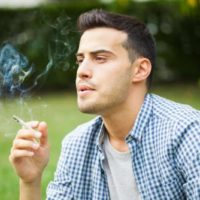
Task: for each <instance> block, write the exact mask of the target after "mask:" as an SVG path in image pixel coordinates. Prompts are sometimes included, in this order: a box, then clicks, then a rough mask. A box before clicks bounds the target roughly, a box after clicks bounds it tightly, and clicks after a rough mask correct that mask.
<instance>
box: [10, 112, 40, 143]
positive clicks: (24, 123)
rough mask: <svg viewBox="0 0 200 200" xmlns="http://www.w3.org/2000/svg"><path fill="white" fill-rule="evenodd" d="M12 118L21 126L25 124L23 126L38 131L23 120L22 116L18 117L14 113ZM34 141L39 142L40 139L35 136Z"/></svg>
mask: <svg viewBox="0 0 200 200" xmlns="http://www.w3.org/2000/svg"><path fill="white" fill-rule="evenodd" d="M12 118H13V119H14V120H15V121H16V122H17V123H18V124H20V125H21V126H23V128H25V129H29V130H33V131H35V132H38V131H37V130H35V129H33V128H32V127H31V126H30V125H28V124H27V123H26V122H25V121H24V120H22V119H21V118H19V117H17V116H16V115H13V116H12ZM34 142H37V143H38V142H39V140H38V139H36V138H34Z"/></svg>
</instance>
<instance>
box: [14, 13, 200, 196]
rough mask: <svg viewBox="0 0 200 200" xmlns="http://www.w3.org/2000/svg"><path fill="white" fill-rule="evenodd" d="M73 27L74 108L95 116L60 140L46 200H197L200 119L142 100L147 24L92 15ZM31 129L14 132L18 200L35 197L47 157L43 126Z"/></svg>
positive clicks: (151, 55) (150, 57)
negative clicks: (37, 141) (36, 140)
mask: <svg viewBox="0 0 200 200" xmlns="http://www.w3.org/2000/svg"><path fill="white" fill-rule="evenodd" d="M78 28H79V31H80V32H81V39H80V45H79V48H78V51H77V62H78V65H79V67H78V70H77V78H76V87H77V96H78V107H79V109H80V110H81V111H82V112H85V113H91V114H97V115H99V116H98V117H97V118H95V119H94V120H92V121H90V122H88V123H86V124H83V125H81V126H79V127H78V128H76V129H75V130H74V131H72V132H71V133H70V134H68V135H67V136H66V137H65V139H64V140H63V143H62V152H61V155H60V160H59V162H58V166H57V170H56V173H55V177H54V180H53V181H52V182H50V184H49V186H48V189H47V199H48V200H70V199H76V200H90V199H91V200H108V199H111V200H118V199H119V200H141V199H143V200H167V199H169V200H186V199H191V200H197V199H200V112H199V111H197V110H195V109H193V108H191V107H190V106H187V105H181V104H178V103H175V102H172V101H169V100H167V99H164V98H162V97H159V96H156V95H153V94H148V93H147V92H148V87H149V84H150V82H151V77H152V71H153V68H154V65H155V45H154V41H153V39H152V36H151V35H150V33H149V31H148V30H147V28H146V27H145V25H144V24H143V23H141V22H140V21H138V20H137V19H135V18H132V17H129V16H124V15H119V14H114V13H108V12H105V11H102V10H92V11H89V12H87V13H84V14H82V15H81V16H80V17H79V20H78ZM31 125H32V127H33V128H38V130H39V133H37V134H36V133H34V132H33V131H30V130H24V129H22V130H20V131H19V133H18V134H17V136H16V138H15V140H14V142H13V147H12V150H11V154H10V161H11V162H12V164H13V166H14V168H15V170H16V172H17V174H18V175H19V177H20V199H21V200H39V199H40V198H41V197H40V196H41V195H40V183H41V177H42V173H43V170H44V168H45V166H46V165H47V162H48V157H49V147H48V141H47V125H46V124H45V123H44V122H41V123H39V122H32V123H31ZM33 138H40V144H35V143H34V142H33Z"/></svg>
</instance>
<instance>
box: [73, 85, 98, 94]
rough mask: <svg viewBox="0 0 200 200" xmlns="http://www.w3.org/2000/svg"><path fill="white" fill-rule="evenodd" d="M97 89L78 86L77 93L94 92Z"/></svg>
mask: <svg viewBox="0 0 200 200" xmlns="http://www.w3.org/2000/svg"><path fill="white" fill-rule="evenodd" d="M94 90H95V89H94V88H92V87H91V86H89V85H81V84H80V85H78V86H77V91H78V92H86V91H94Z"/></svg>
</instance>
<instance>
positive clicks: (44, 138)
mask: <svg viewBox="0 0 200 200" xmlns="http://www.w3.org/2000/svg"><path fill="white" fill-rule="evenodd" d="M38 131H39V132H41V133H42V136H41V138H40V144H41V145H42V146H44V145H46V144H47V143H48V129H47V124H46V122H40V123H39V125H38Z"/></svg>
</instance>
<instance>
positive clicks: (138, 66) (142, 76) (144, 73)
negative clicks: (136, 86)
mask: <svg viewBox="0 0 200 200" xmlns="http://www.w3.org/2000/svg"><path fill="white" fill-rule="evenodd" d="M133 65H134V66H133V78H132V81H133V82H135V83H136V82H141V81H144V80H146V79H147V78H148V76H149V74H150V73H151V68H152V65H151V62H150V60H149V59H147V58H143V57H142V58H138V59H136V60H135V62H134V63H133Z"/></svg>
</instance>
